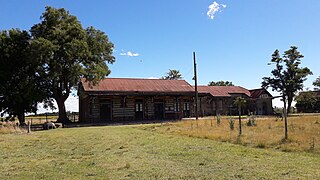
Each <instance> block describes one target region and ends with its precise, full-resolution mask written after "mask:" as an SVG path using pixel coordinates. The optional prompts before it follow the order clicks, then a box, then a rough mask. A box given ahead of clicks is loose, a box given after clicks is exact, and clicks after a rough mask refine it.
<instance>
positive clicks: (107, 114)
mask: <svg viewBox="0 0 320 180" xmlns="http://www.w3.org/2000/svg"><path fill="white" fill-rule="evenodd" d="M111 120H112V104H111V103H104V104H101V105H100V121H104V122H106V121H111Z"/></svg>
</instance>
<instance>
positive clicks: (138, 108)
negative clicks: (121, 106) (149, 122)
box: [135, 99, 143, 120]
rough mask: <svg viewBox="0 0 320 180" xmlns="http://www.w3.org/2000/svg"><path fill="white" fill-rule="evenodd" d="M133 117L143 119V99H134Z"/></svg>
mask: <svg viewBox="0 0 320 180" xmlns="http://www.w3.org/2000/svg"><path fill="white" fill-rule="evenodd" d="M135 119H136V120H143V100H140V99H137V100H136V101H135Z"/></svg>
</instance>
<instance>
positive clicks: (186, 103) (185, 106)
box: [183, 102, 190, 111]
mask: <svg viewBox="0 0 320 180" xmlns="http://www.w3.org/2000/svg"><path fill="white" fill-rule="evenodd" d="M183 110H184V111H189V110H190V103H189V102H185V103H184V106H183Z"/></svg>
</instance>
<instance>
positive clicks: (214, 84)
mask: <svg viewBox="0 0 320 180" xmlns="http://www.w3.org/2000/svg"><path fill="white" fill-rule="evenodd" d="M208 86H234V85H233V83H232V82H231V81H217V82H214V81H211V82H209V84H208Z"/></svg>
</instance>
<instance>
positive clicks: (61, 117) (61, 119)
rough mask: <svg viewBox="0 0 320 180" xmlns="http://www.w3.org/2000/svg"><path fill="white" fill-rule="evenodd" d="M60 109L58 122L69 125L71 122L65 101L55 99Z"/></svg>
mask: <svg viewBox="0 0 320 180" xmlns="http://www.w3.org/2000/svg"><path fill="white" fill-rule="evenodd" d="M55 100H56V102H57V105H58V109H59V117H58V120H57V122H60V123H65V124H68V123H70V122H71V121H70V120H69V118H68V117H67V112H66V106H65V105H64V102H65V100H63V99H62V98H58V99H55Z"/></svg>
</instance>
